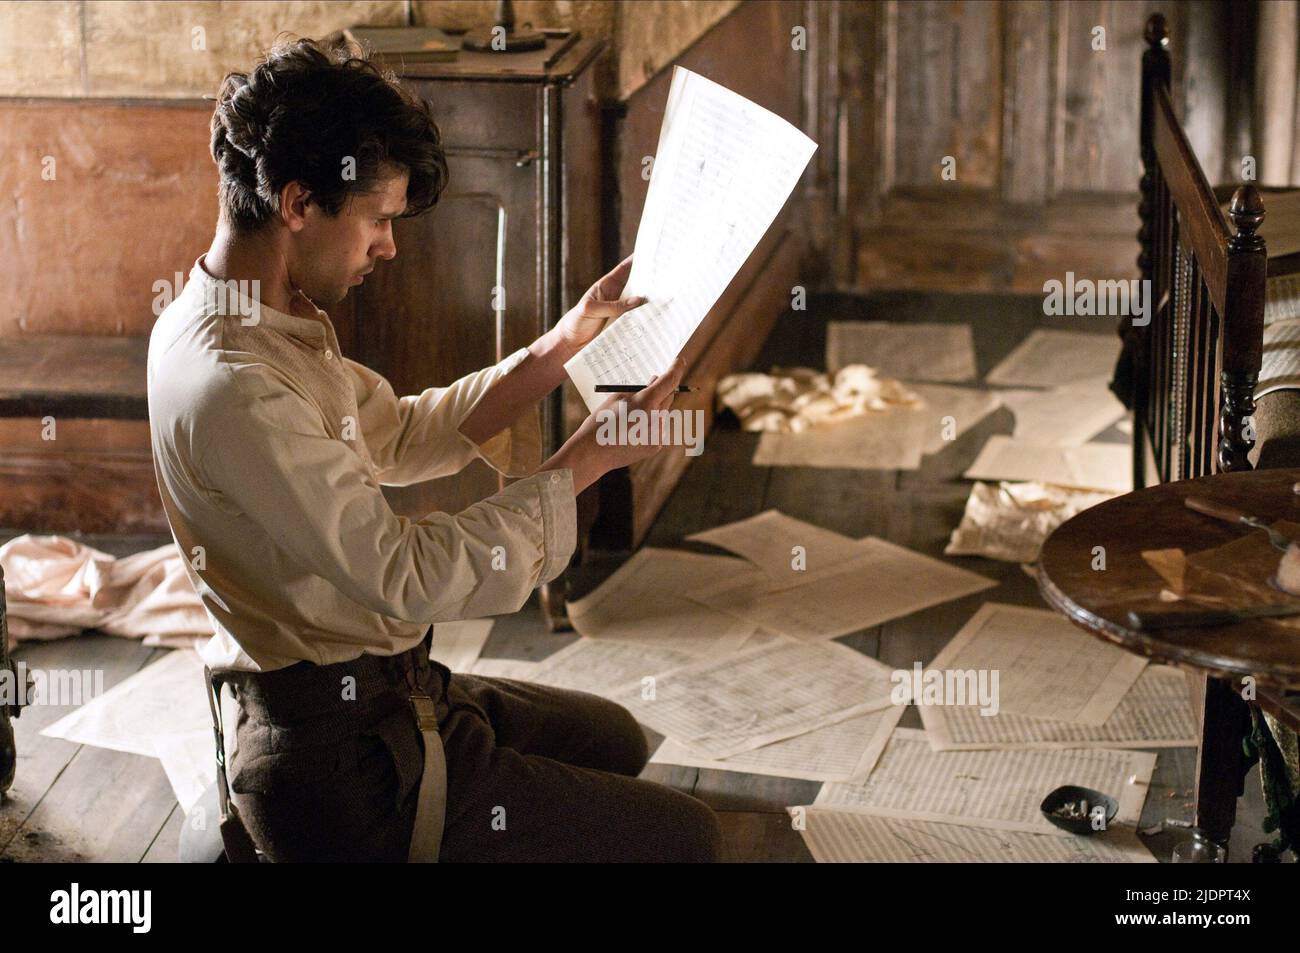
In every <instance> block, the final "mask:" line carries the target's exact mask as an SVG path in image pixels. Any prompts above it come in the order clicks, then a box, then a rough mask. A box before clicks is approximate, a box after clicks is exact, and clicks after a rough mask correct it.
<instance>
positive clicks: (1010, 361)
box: [984, 329, 1120, 388]
mask: <svg viewBox="0 0 1300 953" xmlns="http://www.w3.org/2000/svg"><path fill="white" fill-rule="evenodd" d="M1119 351H1120V339H1119V336H1118V335H1117V334H1115V333H1114V332H1113V331H1109V332H1102V333H1098V334H1090V333H1088V332H1086V331H1050V330H1045V329H1039V330H1036V331H1033V332H1031V333H1030V335H1029V337H1027V338H1025V339H1024V340H1023V341H1021V342H1020V344H1018V345H1017V346H1016V348H1015V350H1013V351H1012V352H1011V353H1010V354H1008V355H1007V356H1006V357H1005V358H1004V359H1003V360H1002V361H1001V362H1000V363H999V364H998V365H997V367H995V368H993V370H991V371H989V373H988V375H987V376H986V377H985V378H984V380H985V383H987V384H989V385H997V386H1000V387H1043V388H1047V387H1059V386H1061V385H1062V384H1069V383H1073V382H1075V381H1084V380H1088V379H1090V378H1098V377H1104V378H1106V379H1109V378H1110V377H1111V375H1112V374H1113V373H1114V370H1115V361H1116V359H1117V358H1118V357H1119Z"/></svg>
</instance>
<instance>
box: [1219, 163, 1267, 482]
mask: <svg viewBox="0 0 1300 953" xmlns="http://www.w3.org/2000/svg"><path fill="white" fill-rule="evenodd" d="M1228 218H1229V219H1231V220H1232V225H1233V227H1234V228H1235V229H1236V233H1235V234H1234V235H1233V236H1232V237H1231V238H1229V239H1228V280H1227V288H1228V296H1227V300H1226V301H1225V302H1224V314H1223V357H1222V375H1221V376H1220V378H1219V401H1220V403H1219V454H1218V463H1219V470H1220V472H1223V471H1229V470H1249V469H1250V461H1249V460H1248V459H1247V455H1248V454H1249V453H1250V451H1251V448H1252V447H1254V445H1255V428H1254V426H1253V419H1254V415H1255V385H1256V383H1257V382H1258V381H1259V365H1260V357H1261V348H1262V343H1263V338H1264V296H1265V286H1266V284H1265V283H1266V282H1267V280H1268V255H1267V250H1266V249H1265V247H1264V236H1262V235H1260V234H1259V231H1258V229H1259V226H1260V225H1261V224H1263V221H1264V202H1263V200H1262V199H1261V198H1260V197H1259V189H1257V188H1255V186H1253V185H1242V186H1239V187H1238V188H1237V191H1236V192H1234V193H1232V202H1231V203H1230V204H1229V205H1228Z"/></svg>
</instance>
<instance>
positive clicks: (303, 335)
mask: <svg viewBox="0 0 1300 953" xmlns="http://www.w3.org/2000/svg"><path fill="white" fill-rule="evenodd" d="M203 258H204V255H200V256H199V257H198V258H197V259H195V261H194V268H193V270H191V271H190V280H191V281H196V282H198V283H199V286H200V287H201V288H203V289H204V296H205V300H207V299H208V297H209V295H208V292H209V289H216V288H218V287H221V286H223V285H224V288H222V290H223V292H224V293H223V294H221V295H211V300H212V301H213V302H215V303H217V304H218V305H221V304H222V303H224V308H220V307H219V308H218V309H217V311H216V312H214V313H221V314H226V315H230V316H236V315H237V316H240V317H249V316H252V315H257V317H258V321H257V323H258V324H259V325H260V326H261V327H265V328H270V329H271V330H273V331H279V332H281V333H282V334H287V335H289V336H290V337H294V338H297V339H298V340H300V341H303V342H305V343H307V344H310V345H311V346H312V347H314V348H317V349H318V350H323V349H324V348H325V347H326V345H327V344H328V343H329V330H328V328H329V315H327V314H326V313H325V312H324V311H322V310H320V308H316V313H317V314H318V315H320V320H318V321H317V320H312V319H311V318H300V317H298V316H297V315H294V314H286V313H285V312H283V311H277V310H276V309H275V308H271V307H268V306H267V305H264V304H261V303H260V302H255V301H253V300H252V299H251V298H249V297H248V296H247V295H245V294H243V293H242V291H241V290H240V287H239V283H238V282H233V283H225V282H222V281H221V280H220V279H219V278H214V277H213V276H212V275H210V274H208V271H207V269H206V268H204V267H203ZM303 297H304V298H306V296H305V295H304V296H303ZM312 307H313V308H315V307H316V306H315V305H314V304H313V305H312Z"/></svg>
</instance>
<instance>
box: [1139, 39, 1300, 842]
mask: <svg viewBox="0 0 1300 953" xmlns="http://www.w3.org/2000/svg"><path fill="white" fill-rule="evenodd" d="M1146 41H1147V50H1146V51H1145V53H1144V54H1143V57H1142V102H1141V148H1142V167H1143V174H1142V180H1141V200H1140V205H1139V215H1140V217H1141V221H1142V226H1141V230H1140V231H1139V233H1138V237H1139V241H1140V242H1141V253H1140V255H1139V257H1138V265H1139V267H1140V268H1141V271H1142V277H1143V278H1144V279H1148V280H1150V281H1151V300H1153V301H1154V302H1155V303H1156V304H1155V306H1154V307H1153V309H1152V314H1151V322H1150V324H1149V325H1148V326H1147V327H1144V328H1137V327H1132V326H1127V327H1126V329H1125V331H1124V337H1125V351H1126V353H1128V355H1129V357H1130V359H1131V363H1130V364H1129V369H1130V370H1131V372H1132V378H1131V388H1132V389H1131V393H1132V398H1133V416H1134V422H1133V484H1134V487H1135V488H1141V487H1143V486H1146V485H1148V484H1149V483H1151V482H1157V483H1163V482H1168V481H1172V480H1184V479H1191V478H1193V477H1199V476H1205V475H1207V474H1211V473H1216V472H1228V471H1235V470H1248V469H1250V468H1251V464H1250V462H1249V461H1248V459H1247V455H1248V454H1249V452H1250V451H1251V449H1252V447H1253V446H1254V443H1255V439H1254V432H1253V426H1252V420H1251V417H1252V415H1253V413H1254V410H1255V399H1254V391H1255V386H1256V383H1257V382H1258V379H1259V371H1260V361H1261V353H1262V346H1263V335H1264V303H1265V294H1266V279H1267V277H1268V273H1269V270H1270V269H1269V262H1268V257H1267V251H1266V248H1265V243H1264V239H1263V238H1262V237H1261V236H1260V235H1259V233H1258V230H1259V227H1260V225H1261V223H1262V222H1263V220H1264V204H1263V201H1262V199H1261V197H1260V191H1259V189H1257V188H1256V187H1255V186H1252V185H1243V186H1240V187H1239V188H1237V189H1236V190H1235V191H1234V192H1233V194H1232V201H1231V204H1230V206H1229V211H1228V216H1227V219H1231V224H1229V221H1228V220H1227V219H1225V216H1224V214H1223V212H1222V210H1221V208H1220V205H1219V201H1218V199H1217V198H1216V196H1215V194H1214V190H1213V189H1211V187H1210V185H1209V182H1208V181H1207V180H1206V177H1205V174H1204V172H1203V171H1202V170H1201V167H1200V164H1199V163H1198V162H1197V159H1196V156H1195V154H1194V153H1193V152H1192V149H1191V146H1190V145H1189V144H1188V141H1187V137H1186V135H1185V134H1184V132H1183V129H1182V125H1181V124H1180V123H1179V121H1178V118H1177V117H1176V116H1175V114H1174V110H1173V105H1172V102H1171V100H1170V93H1169V86H1170V61H1169V52H1168V33H1167V30H1166V27H1165V19H1164V17H1163V16H1162V15H1160V14H1158V13H1157V14H1155V15H1153V16H1152V17H1151V19H1150V20H1149V21H1148V22H1147V27H1146ZM1202 684H1203V686H1204V690H1203V692H1197V693H1196V695H1197V697H1198V698H1199V699H1200V700H1201V702H1202V704H1201V712H1200V721H1201V745H1200V750H1199V755H1198V758H1197V766H1196V823H1197V825H1198V826H1199V827H1202V828H1204V829H1206V830H1207V831H1209V832H1210V834H1211V836H1212V837H1214V838H1215V839H1216V840H1218V841H1220V842H1221V843H1227V840H1228V836H1229V833H1230V832H1231V829H1232V824H1233V821H1234V819H1235V816H1236V801H1237V798H1238V797H1239V796H1240V795H1241V793H1242V791H1243V782H1244V778H1245V772H1246V766H1245V764H1244V758H1243V754H1242V738H1243V737H1244V736H1245V735H1246V734H1247V733H1248V732H1249V731H1250V727H1251V717H1250V710H1249V708H1248V706H1247V703H1246V702H1245V701H1243V699H1242V697H1241V694H1240V693H1239V691H1238V686H1237V685H1236V684H1235V683H1233V682H1231V681H1227V680H1222V679H1218V678H1212V677H1211V678H1205V677H1204V676H1202ZM1255 703H1256V704H1258V705H1259V706H1260V707H1261V708H1263V709H1264V710H1265V711H1268V712H1269V713H1270V714H1273V715H1275V716H1277V717H1279V718H1280V719H1281V720H1282V721H1283V722H1284V723H1286V724H1288V725H1290V726H1292V727H1293V728H1294V727H1300V717H1298V716H1297V712H1296V708H1297V706H1296V702H1295V700H1291V701H1290V702H1289V703H1288V701H1287V699H1286V698H1285V696H1284V695H1283V693H1281V692H1275V691H1266V690H1263V689H1260V690H1258V694H1257V697H1256V700H1255Z"/></svg>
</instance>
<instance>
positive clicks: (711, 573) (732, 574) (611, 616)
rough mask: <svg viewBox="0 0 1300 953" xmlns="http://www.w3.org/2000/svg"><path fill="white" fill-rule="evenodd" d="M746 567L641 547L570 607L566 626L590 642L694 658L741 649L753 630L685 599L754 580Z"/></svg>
mask: <svg viewBox="0 0 1300 953" xmlns="http://www.w3.org/2000/svg"><path fill="white" fill-rule="evenodd" d="M758 575H759V574H758V572H757V570H755V568H754V567H753V566H752V565H750V564H749V563H748V562H746V561H744V560H740V559H732V558H731V557H729V556H708V555H704V554H702V553H692V552H689V551H687V550H680V549H658V548H655V547H652V546H644V547H642V548H641V549H639V550H637V551H636V552H635V553H634V554H633V555H632V557H631V558H630V559H628V560H627V562H625V563H623V565H622V566H620V567H619V568H618V569H617V570H616V571H615V572H614V573H613V575H611V576H610V577H609V578H608V579H606V580H605V581H604V582H603V583H601V584H600V585H599V586H597V587H596V589H595V590H593V591H592V592H591V593H589V594H588V595H586V596H584V597H582V598H581V599H576V600H574V601H572V602H570V603H569V604H568V610H569V620H570V621H571V622H572V623H573V627H574V628H575V629H576V630H577V631H578V632H579V633H580V634H582V635H585V636H587V637H589V638H593V639H611V640H616V641H620V642H634V643H638V644H641V645H647V646H654V647H657V648H665V649H673V650H675V651H678V652H686V653H689V654H690V655H692V656H696V657H704V656H706V655H710V654H725V653H727V652H732V651H735V650H736V649H739V648H740V647H741V646H742V645H744V643H745V642H746V640H747V639H748V638H749V637H750V636H751V635H753V634H754V631H755V628H756V627H755V625H754V624H753V623H752V622H748V621H746V620H744V619H739V618H737V617H736V616H733V615H730V614H728V613H726V612H722V611H719V610H717V609H713V608H710V607H709V606H706V605H702V604H700V603H698V602H696V601H694V600H692V599H687V598H686V596H685V592H686V590H687V589H690V588H691V587H693V586H697V585H700V584H701V583H702V582H708V581H711V580H712V581H719V580H723V579H735V578H738V577H754V578H757V577H758Z"/></svg>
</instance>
